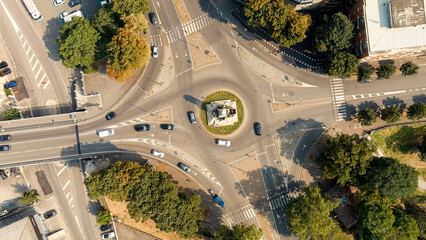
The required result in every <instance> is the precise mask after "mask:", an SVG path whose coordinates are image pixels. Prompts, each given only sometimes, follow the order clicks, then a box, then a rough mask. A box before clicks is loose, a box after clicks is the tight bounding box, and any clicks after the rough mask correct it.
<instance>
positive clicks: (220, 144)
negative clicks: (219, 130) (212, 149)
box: [215, 139, 231, 147]
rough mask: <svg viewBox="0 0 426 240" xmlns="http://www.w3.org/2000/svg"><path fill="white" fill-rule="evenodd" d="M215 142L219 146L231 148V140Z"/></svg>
mask: <svg viewBox="0 0 426 240" xmlns="http://www.w3.org/2000/svg"><path fill="white" fill-rule="evenodd" d="M215 142H216V144H217V145H219V146H225V147H229V146H231V141H229V140H224V139H216V140H215Z"/></svg>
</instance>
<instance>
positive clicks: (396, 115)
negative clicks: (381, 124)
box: [380, 107, 401, 123]
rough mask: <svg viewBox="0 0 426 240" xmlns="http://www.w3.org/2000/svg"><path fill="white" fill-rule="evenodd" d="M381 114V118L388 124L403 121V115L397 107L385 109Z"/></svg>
mask: <svg viewBox="0 0 426 240" xmlns="http://www.w3.org/2000/svg"><path fill="white" fill-rule="evenodd" d="M380 113H381V116H380V118H381V119H382V120H383V121H385V122H387V123H395V122H398V121H399V120H401V113H400V112H399V111H398V108H396V107H387V108H383V109H382V110H381V111H380Z"/></svg>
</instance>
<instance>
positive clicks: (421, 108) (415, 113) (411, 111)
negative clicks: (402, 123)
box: [407, 103, 426, 121]
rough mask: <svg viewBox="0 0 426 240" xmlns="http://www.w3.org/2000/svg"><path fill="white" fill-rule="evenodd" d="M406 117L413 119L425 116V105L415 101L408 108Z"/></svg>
mask: <svg viewBox="0 0 426 240" xmlns="http://www.w3.org/2000/svg"><path fill="white" fill-rule="evenodd" d="M407 117H408V118H409V119H411V120H413V121H416V120H419V119H421V118H424V117H426V105H425V104H424V103H416V104H413V105H411V106H410V107H409V108H408V112H407Z"/></svg>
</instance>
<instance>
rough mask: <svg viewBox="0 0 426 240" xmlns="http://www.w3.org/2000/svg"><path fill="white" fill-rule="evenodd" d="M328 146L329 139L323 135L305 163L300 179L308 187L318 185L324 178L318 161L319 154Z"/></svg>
mask: <svg viewBox="0 0 426 240" xmlns="http://www.w3.org/2000/svg"><path fill="white" fill-rule="evenodd" d="M326 144H327V137H326V136H324V135H323V136H321V137H320V138H319V139H318V141H316V142H315V144H314V146H312V149H311V151H310V152H309V154H308V157H307V159H306V161H305V162H304V163H303V166H302V174H301V175H300V179H301V180H302V181H304V182H305V183H306V185H308V186H316V185H318V184H319V182H320V180H321V179H322V178H323V177H324V174H323V172H322V171H321V168H320V166H319V165H318V164H317V161H316V159H317V156H318V154H319V153H320V152H321V151H323V150H324V148H325V146H326Z"/></svg>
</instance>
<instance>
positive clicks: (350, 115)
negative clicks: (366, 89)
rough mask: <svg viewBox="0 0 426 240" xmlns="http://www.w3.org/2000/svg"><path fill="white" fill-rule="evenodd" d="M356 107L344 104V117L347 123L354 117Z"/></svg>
mask: <svg viewBox="0 0 426 240" xmlns="http://www.w3.org/2000/svg"><path fill="white" fill-rule="evenodd" d="M356 112H357V111H356V107H355V106H354V105H353V104H346V117H347V119H348V121H352V120H353V118H354V117H355V115H356Z"/></svg>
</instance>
